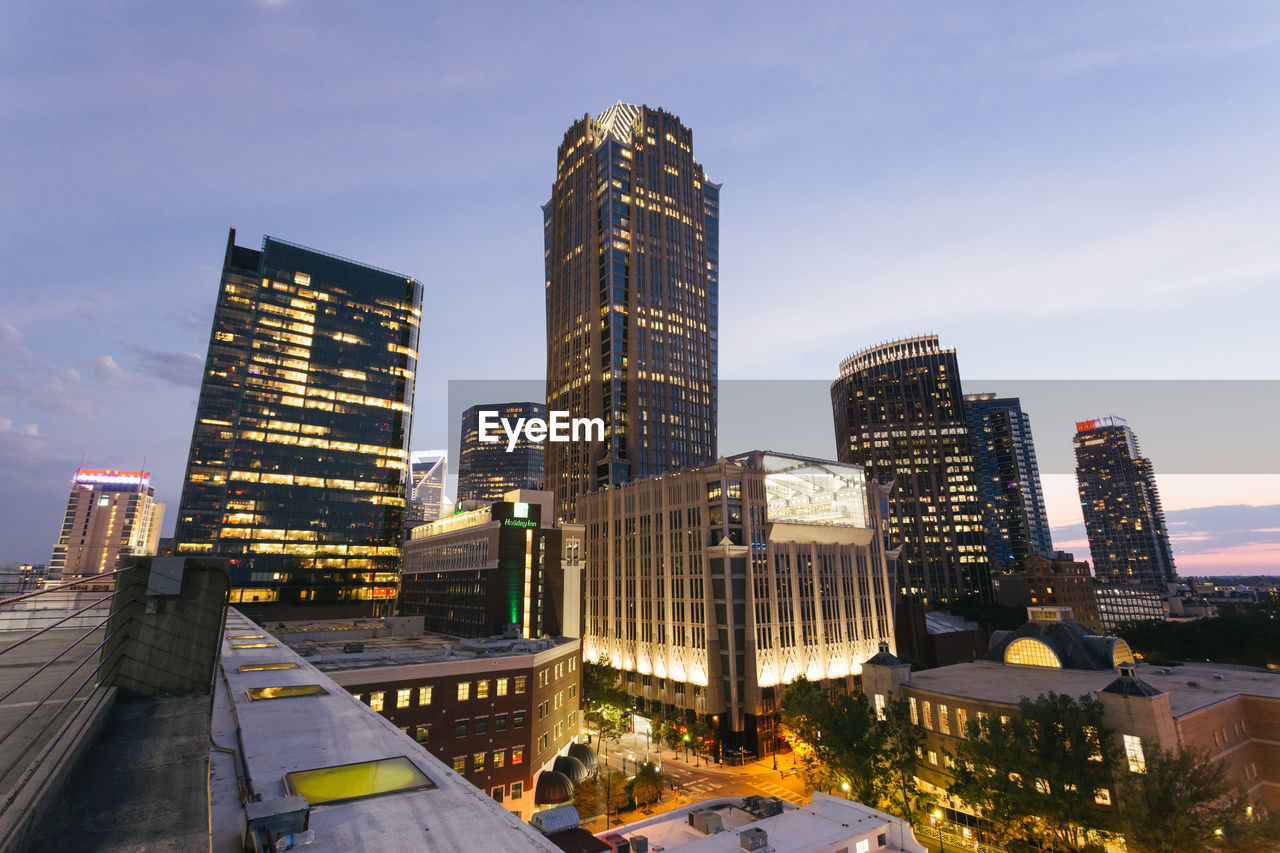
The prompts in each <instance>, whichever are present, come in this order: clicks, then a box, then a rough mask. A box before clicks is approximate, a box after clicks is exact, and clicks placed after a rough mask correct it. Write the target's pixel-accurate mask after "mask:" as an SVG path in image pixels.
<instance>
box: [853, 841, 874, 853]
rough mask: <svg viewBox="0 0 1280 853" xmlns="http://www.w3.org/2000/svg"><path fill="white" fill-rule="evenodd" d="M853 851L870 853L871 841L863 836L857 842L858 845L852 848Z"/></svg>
mask: <svg viewBox="0 0 1280 853" xmlns="http://www.w3.org/2000/svg"><path fill="white" fill-rule="evenodd" d="M854 851H855V853H870V851H871V842H870V841H868V840H867V839H865V838H864V839H862V840H861V841H859V842H858V846H857V847H855V848H854Z"/></svg>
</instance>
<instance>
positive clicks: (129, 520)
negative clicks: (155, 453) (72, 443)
mask: <svg viewBox="0 0 1280 853" xmlns="http://www.w3.org/2000/svg"><path fill="white" fill-rule="evenodd" d="M155 495H156V490H155V489H154V488H153V487H152V486H151V474H150V473H149V472H147V471H95V470H89V469H87V468H81V469H80V470H79V471H77V472H76V476H75V479H74V480H72V482H71V494H70V495H69V496H68V497H67V512H66V515H64V516H63V518H62V534H61V536H59V537H58V544H57V545H55V546H53V559H52V560H51V561H50V562H49V578H50V580H59V579H60V580H63V581H69V580H75V579H76V578H86V577H91V576H93V575H98V574H102V573H103V572H111V571H115V569H116V568H117V566H116V563H117V561H118V560H119V559H120V557H121V555H138V556H150V555H152V554H154V553H155V552H156V544H157V543H158V542H159V541H160V524H161V522H162V521H163V519H164V504H162V503H157V502H156V500H155Z"/></svg>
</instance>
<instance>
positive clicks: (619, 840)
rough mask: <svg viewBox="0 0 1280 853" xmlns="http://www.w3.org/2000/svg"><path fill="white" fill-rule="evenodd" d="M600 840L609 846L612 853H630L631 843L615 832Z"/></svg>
mask: <svg viewBox="0 0 1280 853" xmlns="http://www.w3.org/2000/svg"><path fill="white" fill-rule="evenodd" d="M600 840H601V841H603V842H604V843H605V844H608V845H609V850H611V851H612V853H631V842H629V841H627V839H625V838H623V837H622V836H621V835H619V834H618V833H616V832H611V833H609V834H608V835H606V836H605V837H604V838H601V839H600Z"/></svg>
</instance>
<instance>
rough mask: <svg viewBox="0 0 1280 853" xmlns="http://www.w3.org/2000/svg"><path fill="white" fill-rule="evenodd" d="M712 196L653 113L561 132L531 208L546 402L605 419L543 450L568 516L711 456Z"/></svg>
mask: <svg viewBox="0 0 1280 853" xmlns="http://www.w3.org/2000/svg"><path fill="white" fill-rule="evenodd" d="M719 200H720V185H719V184H713V183H711V182H710V181H708V180H707V178H706V175H705V173H704V172H703V170H702V166H701V165H699V163H698V162H697V161H696V160H695V159H694V157H693V133H692V131H690V130H689V129H688V128H687V127H685V126H684V125H683V124H682V123H681V122H680V119H679V118H677V117H676V116H674V115H672V114H670V113H668V112H666V111H664V110H661V109H654V108H651V107H643V106H641V107H637V106H634V105H631V104H624V103H621V102H619V103H617V104H615V105H614V106H612V107H609V108H608V109H606V110H605V111H604V112H602V113H601V114H600V115H598V116H596V117H595V118H592V117H591V116H590V115H586V116H583V117H582V118H581V119H579V120H578V121H577V122H575V123H574V124H573V126H572V127H570V128H569V130H568V131H567V132H566V133H565V135H564V141H563V142H562V143H561V144H560V148H559V151H558V152H557V158H556V179H555V183H554V184H553V185H552V190H551V200H550V201H548V202H547V204H546V205H545V206H544V207H543V209H542V210H543V229H544V239H545V263H546V296H547V409H548V410H552V411H557V410H560V411H567V412H570V413H571V415H572V416H573V417H591V418H601V419H603V421H604V423H605V434H604V440H603V441H596V442H590V443H588V442H565V443H556V444H550V445H548V447H547V458H546V469H547V481H546V488H547V490H548V491H552V492H554V493H555V496H556V511H557V514H558V515H561V516H563V517H564V518H566V519H570V520H571V519H572V518H573V517H574V512H575V503H576V499H577V497H578V495H581V494H584V493H585V492H588V491H591V490H593V489H596V488H598V487H600V486H607V485H612V484H618V483H625V482H628V481H630V480H639V479H643V478H646V477H651V476H654V475H656V474H661V473H664V472H667V471H675V470H680V469H683V468H690V467H697V466H699V465H706V464H708V463H710V462H711V461H713V460H714V459H715V457H716V361H717V354H716V346H717V343H716V340H717V332H716V318H717V315H718V298H719V297H718V287H719V285H718V277H719V246H720V228H719V221H720V212H719V206H720V205H719Z"/></svg>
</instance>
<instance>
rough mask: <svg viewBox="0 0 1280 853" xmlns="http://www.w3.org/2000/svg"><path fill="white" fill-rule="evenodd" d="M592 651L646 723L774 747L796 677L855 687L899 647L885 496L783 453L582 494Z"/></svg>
mask: <svg viewBox="0 0 1280 853" xmlns="http://www.w3.org/2000/svg"><path fill="white" fill-rule="evenodd" d="M578 508H579V517H580V518H581V519H582V522H583V524H584V525H585V528H586V543H587V554H586V565H587V571H586V576H585V578H584V592H585V594H584V601H585V608H584V614H583V616H584V625H583V654H584V655H585V656H586V657H587V658H588V659H589V660H595V659H597V658H599V657H601V656H603V657H605V658H607V659H608V660H609V661H610V662H611V663H612V665H613V666H615V667H617V668H619V669H620V670H622V672H623V674H624V675H623V680H624V686H625V687H626V689H627V691H628V692H629V693H630V694H631V695H632V696H634V697H635V701H636V704H637V706H638V707H639V708H640V709H641V710H642V712H644V713H646V714H652V713H656V712H658V711H663V712H668V713H679V714H683V715H685V716H686V717H693V716H696V717H697V718H699V719H702V720H704V721H705V722H706V723H708V724H709V725H712V726H713V727H714V728H715V730H716V733H717V735H716V736H717V739H718V740H719V741H720V743H721V744H722V745H723V746H724V747H727V748H740V747H745V748H747V749H750V750H751V751H753V752H755V753H757V754H760V755H764V754H768V753H770V752H772V751H773V749H774V746H775V740H774V737H775V734H776V730H777V725H778V715H779V704H780V702H781V700H782V691H783V689H784V687H785V686H786V685H787V684H788V683H790V682H791V681H792V680H794V679H795V678H796V677H797V676H801V675H803V676H807V677H808V678H810V679H812V680H815V681H825V682H828V683H830V684H834V685H839V686H840V687H842V688H845V689H849V690H852V689H854V687H855V684H856V677H857V675H858V672H859V666H860V662H861V661H862V660H865V657H866V655H867V653H868V652H870V651H871V650H873V649H875V648H876V647H877V646H878V644H879V643H880V642H881V641H882V640H889V639H890V638H891V637H892V636H893V622H892V619H893V613H892V601H891V598H890V592H889V586H888V574H887V570H886V566H885V556H884V551H883V549H882V545H881V538H880V533H881V520H880V491H879V488H878V487H877V486H876V485H875V484H874V483H868V482H867V480H866V478H865V475H864V473H863V470H862V468H861V467H859V466H856V465H847V464H843V463H840V462H831V461H826V460H821V459H810V458H807V457H802V456H792V455H788V454H782V453H772V452H768V451H753V452H751V453H743V454H740V455H738V456H734V457H731V458H729V459H721V460H720V461H718V462H717V463H715V464H714V465H708V466H706V467H703V468H695V469H692V470H688V471H680V472H678V473H674V474H665V475H662V476H660V477H653V478H650V479H648V480H641V481H639V482H636V483H630V484H628V485H625V486H619V487H615V488H610V489H606V490H603V491H600V492H595V493H592V494H589V495H585V496H583V497H582V498H581V499H580V500H579V502H578Z"/></svg>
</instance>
